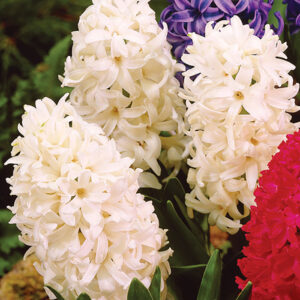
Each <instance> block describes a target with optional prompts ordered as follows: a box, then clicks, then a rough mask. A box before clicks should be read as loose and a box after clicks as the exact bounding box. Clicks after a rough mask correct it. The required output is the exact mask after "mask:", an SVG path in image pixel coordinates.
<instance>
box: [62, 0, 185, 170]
mask: <svg viewBox="0 0 300 300" xmlns="http://www.w3.org/2000/svg"><path fill="white" fill-rule="evenodd" d="M93 3H94V4H93V5H91V6H90V7H88V8H87V10H86V11H85V12H84V13H83V14H82V15H81V17H80V21H79V30H78V31H76V32H73V42H74V43H73V51H72V56H71V57H68V58H67V61H66V63H65V74H64V76H65V77H64V78H61V80H62V84H63V86H69V87H74V89H73V91H72V93H71V96H70V98H71V102H72V104H73V105H74V107H75V108H76V110H77V111H78V113H79V114H80V115H81V116H82V117H83V118H84V119H85V120H86V121H88V122H94V123H97V124H98V125H100V126H101V127H102V128H103V130H104V132H105V134H106V135H107V136H109V137H113V138H114V139H115V141H116V145H117V148H118V150H119V151H120V152H121V153H122V154H123V155H124V156H127V157H131V158H134V160H135V161H134V164H133V166H134V167H139V168H142V169H144V170H146V169H148V168H151V169H152V170H153V171H154V172H155V173H156V174H157V175H159V174H160V167H159V164H158V162H157V159H158V157H159V155H160V153H161V148H162V145H161V139H160V133H161V132H162V131H167V132H169V133H171V134H172V135H176V134H180V132H181V131H182V130H181V129H182V116H183V114H184V112H185V106H184V105H183V102H182V100H181V99H180V98H179V97H178V95H177V92H178V88H179V83H178V81H177V80H176V79H175V78H174V74H175V73H176V72H177V71H178V70H180V69H182V68H181V67H182V66H181V67H180V65H179V64H177V63H176V61H175V60H173V59H172V56H171V53H170V45H169V44H168V43H167V41H166V35H167V28H166V27H164V29H163V30H161V29H160V27H159V26H158V24H157V22H156V20H155V14H154V11H153V10H152V9H151V8H150V7H149V5H148V1H136V0H126V1H123V0H122V1H120V0H101V1H100V0H94V1H93ZM166 144H167V145H165V146H166V151H169V150H170V151H171V153H172V152H175V156H174V155H173V156H172V157H173V159H174V157H176V162H175V164H176V163H177V162H178V161H180V160H182V155H181V153H182V151H183V148H181V149H180V152H178V148H174V147H172V146H171V145H168V143H166Z"/></svg>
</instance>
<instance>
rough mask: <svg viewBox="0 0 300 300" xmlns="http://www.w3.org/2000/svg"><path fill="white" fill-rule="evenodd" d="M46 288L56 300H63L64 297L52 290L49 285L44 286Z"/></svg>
mask: <svg viewBox="0 0 300 300" xmlns="http://www.w3.org/2000/svg"><path fill="white" fill-rule="evenodd" d="M46 287H47V288H48V289H49V290H50V291H51V292H52V293H53V294H54V295H55V297H56V299H57V300H65V299H64V297H63V296H62V295H61V294H60V293H59V292H57V291H56V290H55V289H54V288H52V287H51V286H49V285H46Z"/></svg>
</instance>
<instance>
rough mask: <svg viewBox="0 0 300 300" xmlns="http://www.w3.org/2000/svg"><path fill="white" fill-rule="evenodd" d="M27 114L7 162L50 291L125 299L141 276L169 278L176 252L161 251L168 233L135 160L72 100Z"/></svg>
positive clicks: (21, 224)
mask: <svg viewBox="0 0 300 300" xmlns="http://www.w3.org/2000/svg"><path fill="white" fill-rule="evenodd" d="M25 111H26V113H25V114H24V115H23V119H22V125H20V126H19V131H20V134H21V135H20V136H19V137H18V138H17V139H16V140H15V141H14V142H13V150H12V155H13V157H12V158H11V159H9V161H8V162H7V163H11V164H14V165H15V166H14V173H13V176H12V177H11V178H10V179H9V180H8V182H9V183H10V184H11V193H12V195H15V196H17V198H16V201H15V204H14V206H13V207H10V209H11V211H12V212H13V213H14V215H15V216H14V217H13V218H12V220H11V223H15V224H16V225H17V226H18V228H19V229H20V230H21V240H22V241H23V242H24V243H25V244H26V245H29V246H31V248H30V249H29V253H31V252H34V253H35V254H36V256H37V258H38V259H39V261H40V263H36V264H35V267H36V268H37V270H38V272H39V273H40V274H41V275H43V277H44V282H45V284H47V285H50V286H52V287H53V288H55V289H56V290H57V291H59V292H61V293H62V295H63V296H65V297H66V299H73V297H75V296H78V295H79V294H80V293H81V292H86V293H88V294H89V295H90V296H91V297H92V299H103V300H105V299H125V298H126V295H127V290H128V287H129V284H130V282H131V280H132V279H133V278H134V277H136V278H138V279H139V280H141V281H142V282H143V283H144V284H145V285H146V286H148V287H149V285H150V282H151V277H152V275H153V273H154V271H155V268H156V266H158V265H159V266H160V268H161V271H162V277H163V279H166V277H167V276H168V274H169V272H170V269H169V264H168V261H167V260H168V258H169V256H170V255H171V253H172V250H170V249H167V250H164V251H161V252H160V251H159V250H160V248H162V247H163V246H165V245H166V243H167V239H166V232H165V231H164V230H162V229H160V228H159V224H158V219H157V216H156V215H155V214H154V208H153V205H152V203H151V202H145V201H144V198H143V196H142V195H141V194H138V193H137V190H138V184H137V178H138V176H139V173H140V170H133V169H131V168H130V165H131V164H132V159H130V158H122V157H121V155H120V153H119V152H118V151H117V150H116V146H115V143H114V141H113V140H109V139H108V138H107V137H106V136H104V135H103V132H102V130H101V128H100V127H99V126H97V125H96V124H90V123H87V122H85V121H84V120H82V118H81V117H80V116H79V115H78V114H77V113H76V111H75V109H74V108H73V107H72V106H71V105H70V103H68V102H66V101H65V97H64V98H63V99H61V100H60V101H59V103H58V104H57V105H56V104H55V103H54V102H53V101H52V100H50V99H49V98H44V99H43V100H38V101H37V102H36V107H32V106H25ZM162 286H164V281H162ZM48 293H49V295H51V293H50V291H48Z"/></svg>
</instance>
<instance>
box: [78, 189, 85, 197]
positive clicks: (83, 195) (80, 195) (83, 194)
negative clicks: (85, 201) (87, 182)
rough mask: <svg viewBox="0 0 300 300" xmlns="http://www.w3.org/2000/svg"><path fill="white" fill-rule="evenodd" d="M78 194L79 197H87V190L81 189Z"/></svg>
mask: <svg viewBox="0 0 300 300" xmlns="http://www.w3.org/2000/svg"><path fill="white" fill-rule="evenodd" d="M76 194H77V195H78V197H80V198H83V197H85V196H86V190H85V189H84V188H79V189H77V191H76Z"/></svg>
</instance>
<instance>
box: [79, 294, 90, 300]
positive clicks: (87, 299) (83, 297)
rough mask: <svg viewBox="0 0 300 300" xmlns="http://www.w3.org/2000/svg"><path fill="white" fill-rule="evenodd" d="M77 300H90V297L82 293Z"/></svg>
mask: <svg viewBox="0 0 300 300" xmlns="http://www.w3.org/2000/svg"><path fill="white" fill-rule="evenodd" d="M77 300H91V297H90V296H89V295H88V294H85V293H82V294H80V295H79V296H78V298H77Z"/></svg>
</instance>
